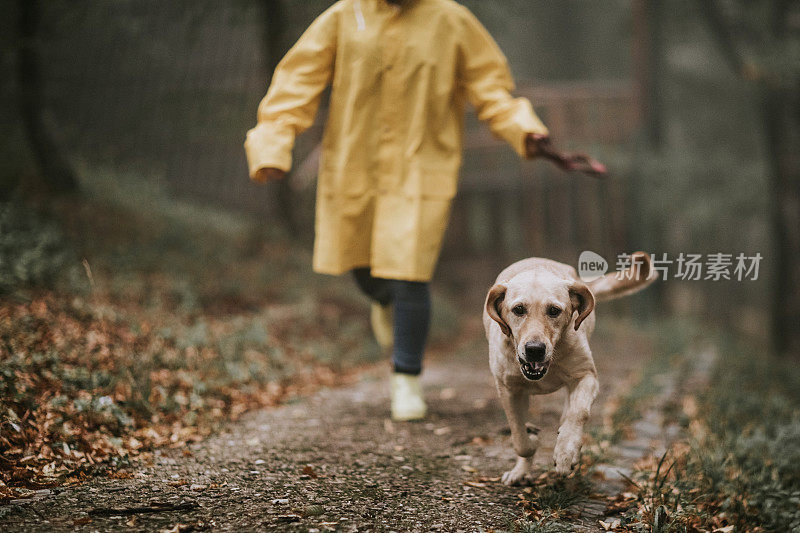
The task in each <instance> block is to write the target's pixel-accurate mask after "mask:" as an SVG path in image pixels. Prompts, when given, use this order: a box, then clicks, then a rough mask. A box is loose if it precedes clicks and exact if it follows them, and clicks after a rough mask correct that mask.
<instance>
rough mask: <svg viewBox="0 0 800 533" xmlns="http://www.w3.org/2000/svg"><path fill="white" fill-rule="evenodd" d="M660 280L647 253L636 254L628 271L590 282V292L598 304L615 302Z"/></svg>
mask: <svg viewBox="0 0 800 533" xmlns="http://www.w3.org/2000/svg"><path fill="white" fill-rule="evenodd" d="M657 279H658V272H657V271H656V270H655V269H653V262H652V260H651V259H650V256H649V255H648V254H646V253H645V252H634V253H632V254H631V257H630V266H629V267H628V268H627V269H626V270H618V271H616V272H611V273H609V274H606V275H605V276H603V277H600V278H597V279H595V280H592V281H590V282H588V283H587V284H586V285H588V286H589V290H591V291H592V294H594V298H595V300H596V301H598V302H603V301H607V300H615V299H617V298H622V297H623V296H628V295H629V294H633V293H635V292H639V291H640V290H642V289H644V288H645V287H647V286H648V285H650V284H651V283H653V282H654V281H655V280H657Z"/></svg>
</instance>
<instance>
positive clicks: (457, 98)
mask: <svg viewBox="0 0 800 533" xmlns="http://www.w3.org/2000/svg"><path fill="white" fill-rule="evenodd" d="M328 86H331V94H330V109H329V112H328V117H327V123H326V126H325V132H324V136H323V141H322V146H323V151H322V156H321V161H320V168H319V178H318V184H317V199H316V222H315V241H314V256H313V268H314V271H316V272H319V273H324V274H333V275H340V274H345V273H352V275H353V276H354V277H355V281H356V283H357V284H358V286H359V287H360V288H361V290H362V291H363V292H364V293H365V294H366V295H367V296H368V297H369V298H370V299H371V300H372V302H373V304H372V308H371V324H372V328H373V332H374V334H375V337H376V339H377V341H378V343H379V344H380V345H381V346H382V347H384V348H385V349H386V350H387V351H388V350H391V353H392V363H393V367H394V372H393V374H392V377H391V413H392V417H393V418H394V419H396V420H415V419H420V418H423V417H424V416H425V413H426V406H425V401H424V398H423V395H422V390H421V386H420V382H419V374H420V372H421V371H422V358H423V353H424V350H425V343H426V338H427V335H428V329H429V324H430V310H431V302H430V291H429V281H430V279H431V277H432V275H433V272H434V268H435V266H436V262H437V259H438V257H439V251H440V248H441V245H442V239H443V237H444V233H445V228H446V225H447V221H448V217H449V213H450V206H451V202H452V199H453V197H454V196H455V194H456V191H457V188H458V187H457V185H458V174H459V167H460V165H461V151H462V137H463V116H464V108H465V105H466V103H467V102H468V101H469V102H471V103H472V105H474V106H475V108H476V110H477V114H478V117H479V118H480V119H481V120H483V121H485V122H486V123H488V125H489V128H490V129H491V130H492V132H493V133H494V134H495V135H496V136H498V137H500V138H502V139H505V140H506V141H507V142H508V143H509V144H510V145H511V146H512V147H513V148H514V150H515V151H516V152H517V153H518V154H519V155H520V156H522V157H527V158H531V157H536V156H541V157H546V158H549V159H551V160H552V161H554V162H555V163H557V164H558V165H559V166H561V167H562V168H565V169H571V170H581V171H585V172H588V173H593V174H598V175H600V174H603V173H604V172H605V169H604V168H603V166H602V165H600V164H599V163H597V162H595V161H593V160H591V159H589V158H587V157H585V156H582V155H571V154H562V153H559V152H557V151H555V150H554V149H553V148H552V145H551V143H550V140H549V136H548V135H549V134H548V130H547V128H546V127H545V126H544V124H542V122H541V121H540V120H539V118H538V117H537V116H536V114H535V113H534V111H533V108H532V106H531V104H530V102H529V101H528V100H526V99H525V98H514V97H512V95H511V91H512V90H513V88H514V83H513V80H512V77H511V73H510V72H509V68H508V63H507V61H506V58H505V57H504V56H503V53H502V52H501V51H500V49H499V48H498V46H497V44H496V43H495V42H494V40H493V39H492V37H491V36H490V35H489V33H488V32H487V31H486V29H485V28H484V27H483V25H481V23H480V22H479V21H478V19H477V18H475V16H474V15H473V14H472V13H471V12H470V11H469V10H468V9H467V8H465V7H464V6H462V5H460V4H458V3H456V2H454V1H452V0H341V1H339V2H336V3H335V4H334V5H333V6H331V7H330V8H329V9H327V10H326V11H325V12H324V13H322V15H320V16H319V17H318V18H317V19H316V20H315V21H314V22H313V23H312V24H311V26H310V27H309V28H308V29H307V30H306V31H305V32H304V33H303V35H302V36H301V37H300V39H299V40H298V41H297V43H296V44H295V45H294V46H293V47H292V48H291V50H289V52H288V53H287V54H286V56H285V57H284V58H283V59H282V60H281V62H280V63H279V64H278V66H277V68H276V69H275V73H274V75H273V77H272V82H271V84H270V87H269V90H268V91H267V94H266V96H265V97H264V99H263V100H262V101H261V103H260V105H259V107H258V123H257V125H256V126H255V128H253V129H252V130H250V131H249V132H248V133H247V138H246V141H245V150H246V153H247V159H248V164H249V171H250V177H251V178H252V179H253V180H255V181H256V182H261V183H265V182H269V181H272V180H275V179H279V178H282V177H283V176H284V175H285V174H286V172H288V171H289V169H290V168H291V166H292V148H293V146H294V141H295V138H296V137H297V136H298V135H299V134H300V133H301V132H302V131H304V130H305V129H307V128H308V127H310V126H311V124H312V123H313V121H314V116H315V115H316V112H317V108H318V107H319V103H320V99H321V96H322V93H323V91H324V90H325V89H326V88H327V87H328Z"/></svg>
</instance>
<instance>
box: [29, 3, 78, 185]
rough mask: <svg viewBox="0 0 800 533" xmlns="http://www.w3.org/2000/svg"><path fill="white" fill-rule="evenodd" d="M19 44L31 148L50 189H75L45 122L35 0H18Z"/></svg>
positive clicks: (64, 160)
mask: <svg viewBox="0 0 800 533" xmlns="http://www.w3.org/2000/svg"><path fill="white" fill-rule="evenodd" d="M17 6H18V9H19V35H20V41H21V42H20V47H19V55H18V59H17V60H18V63H17V75H18V79H19V112H20V116H21V118H22V123H23V126H24V128H25V134H26V136H27V138H28V143H29V144H30V147H31V151H32V152H33V156H34V158H35V160H36V163H37V164H38V166H39V170H40V171H41V175H42V179H43V181H44V183H45V184H46V185H47V187H48V188H49V189H50V191H52V192H54V193H69V192H75V191H77V190H78V179H77V177H76V176H75V172H74V171H73V169H72V167H71V166H70V164H69V161H68V160H67V158H66V157H65V156H64V153H63V151H62V150H61V149H60V147H59V146H58V143H56V142H55V140H54V139H53V137H52V136H51V134H50V132H49V131H48V128H47V126H46V125H45V121H44V116H43V110H44V90H43V85H42V75H41V69H40V64H39V53H38V46H37V42H36V34H37V33H38V27H39V20H40V10H39V7H40V5H39V1H38V0H18V1H17Z"/></svg>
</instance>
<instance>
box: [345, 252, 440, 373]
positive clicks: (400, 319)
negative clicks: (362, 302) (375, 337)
mask: <svg viewBox="0 0 800 533" xmlns="http://www.w3.org/2000/svg"><path fill="white" fill-rule="evenodd" d="M353 276H354V277H355V279H356V283H357V284H358V286H359V288H360V289H361V290H362V291H363V292H364V293H365V294H366V295H367V296H369V297H370V298H372V299H373V300H374V301H376V302H378V303H380V304H381V305H387V304H390V303H391V304H394V326H393V327H394V351H393V352H392V364H393V365H394V370H395V372H402V373H404V374H413V375H417V374H419V373H420V372H421V371H422V355H423V354H424V352H425V341H426V340H427V338H428V329H429V327H430V323H431V295H430V291H429V289H428V284H427V283H425V282H419V281H401V280H396V279H383V278H374V277H372V275H371V274H370V270H369V268H356V269H354V270H353Z"/></svg>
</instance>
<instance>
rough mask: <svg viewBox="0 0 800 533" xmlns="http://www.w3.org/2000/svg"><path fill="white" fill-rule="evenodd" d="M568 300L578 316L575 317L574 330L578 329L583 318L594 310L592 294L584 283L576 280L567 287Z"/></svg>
mask: <svg viewBox="0 0 800 533" xmlns="http://www.w3.org/2000/svg"><path fill="white" fill-rule="evenodd" d="M569 300H570V302H572V309H573V313H574V312H576V311H577V313H578V318H576V319H575V331H578V328H579V327H580V326H581V323H582V322H583V321H584V319H585V318H586V317H587V316H589V313H591V312H592V310H594V295H593V294H592V291H590V290H589V287H587V286H586V285H585V284H583V283H580V282H576V283H573V284H572V286H571V287H570V288H569Z"/></svg>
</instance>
